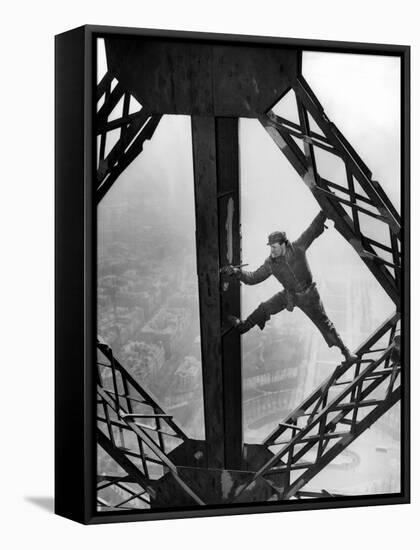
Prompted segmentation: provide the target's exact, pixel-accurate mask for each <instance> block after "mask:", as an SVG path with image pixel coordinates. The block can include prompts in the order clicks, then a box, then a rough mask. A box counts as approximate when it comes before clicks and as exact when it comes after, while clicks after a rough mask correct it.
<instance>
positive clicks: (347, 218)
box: [259, 75, 401, 309]
mask: <svg viewBox="0 0 420 550" xmlns="http://www.w3.org/2000/svg"><path fill="white" fill-rule="evenodd" d="M292 90H293V91H292V92H290V93H294V94H295V98H296V104H297V108H298V114H299V124H297V123H295V122H291V121H288V120H287V119H285V118H283V117H279V116H277V115H276V114H275V113H273V112H272V111H268V112H267V113H266V114H265V115H263V116H261V117H260V118H259V120H260V122H261V124H262V125H263V126H264V128H265V129H266V131H267V132H268V134H269V135H270V136H271V138H272V139H273V140H274V142H275V143H276V145H277V146H278V147H279V149H280V150H281V151H282V153H283V154H284V155H285V157H286V158H287V159H288V161H289V162H290V163H291V165H292V166H293V168H294V169H295V170H296V172H297V173H298V174H299V175H300V176H301V178H302V179H303V181H304V182H305V184H306V185H307V186H308V187H309V189H310V190H311V192H312V194H313V195H314V197H315V199H316V200H317V202H318V203H319V205H320V206H321V208H322V209H323V210H324V211H325V213H326V214H327V216H328V217H329V218H330V219H332V220H333V221H334V224H335V227H336V229H337V230H338V231H339V233H340V234H341V235H342V236H343V237H344V238H345V239H346V240H347V241H348V242H349V243H350V244H351V245H352V246H353V248H354V249H355V250H356V252H357V253H358V254H359V256H360V258H361V259H362V260H363V262H364V263H365V264H366V265H367V267H368V268H369V270H370V271H371V272H372V273H373V275H374V276H375V277H376V279H377V280H378V281H379V283H380V284H381V286H382V287H383V288H384V290H385V291H386V292H387V294H388V295H389V296H390V298H391V299H392V300H393V301H394V303H395V304H396V306H397V309H399V306H400V298H401V253H400V238H401V219H400V216H399V214H398V212H397V211H396V209H395V207H394V206H393V204H392V203H391V201H390V200H389V198H388V197H387V195H386V193H385V192H384V191H383V189H382V188H381V186H380V185H379V183H378V182H377V181H374V180H373V179H372V173H371V171H370V170H369V168H368V167H367V166H366V164H365V163H364V162H363V161H362V159H361V158H360V157H359V155H358V154H357V153H356V151H355V150H354V149H353V147H352V146H351V145H350V143H349V142H348V141H347V140H346V139H345V137H344V136H343V134H342V133H341V132H340V131H339V130H338V128H337V127H336V126H335V125H334V124H333V123H332V122H331V121H330V120H329V119H328V117H327V115H326V114H325V111H324V109H323V107H322V105H321V104H320V102H319V101H318V99H317V98H316V96H315V94H314V93H313V91H312V90H311V88H310V86H309V84H308V83H307V82H306V80H305V79H304V77H303V76H302V75H300V76H299V77H298V78H297V79H296V81H295V83H294V84H293V87H292ZM309 115H310V116H311V117H312V118H313V120H314V121H315V122H316V123H317V125H318V127H319V128H320V130H321V131H322V132H323V133H324V135H323V136H322V135H320V134H319V133H318V132H314V131H312V129H311V128H310V120H309ZM295 139H296V140H301V141H302V143H303V152H302V150H301V149H300V148H299V146H298V145H297V142H296V141H295ZM317 149H322V150H324V151H327V152H328V153H330V154H332V155H335V156H338V157H339V158H340V159H341V160H342V161H343V163H344V169H345V174H346V184H347V185H346V186H344V185H338V184H337V183H336V182H334V181H329V180H328V179H326V178H325V177H322V176H321V175H320V173H319V170H318V167H317V163H316V150H317ZM355 182H357V183H358V184H359V185H360V187H361V189H362V190H363V192H364V193H365V196H363V195H362V194H361V193H358V192H356V190H355ZM338 193H339V194H338ZM343 195H345V196H344V197H343ZM346 207H347V208H348V209H347V210H346ZM361 214H362V215H363V216H366V217H367V218H368V219H370V220H376V222H378V223H379V224H383V227H385V228H386V235H387V237H386V238H385V239H384V240H383V242H379V241H376V240H374V239H372V238H370V237H369V236H368V235H367V234H366V227H364V223H363V220H361V219H360V215H361ZM377 249H379V250H380V251H383V252H386V253H387V254H388V257H383V256H382V255H381V254H380V253H379V252H378V250H377Z"/></svg>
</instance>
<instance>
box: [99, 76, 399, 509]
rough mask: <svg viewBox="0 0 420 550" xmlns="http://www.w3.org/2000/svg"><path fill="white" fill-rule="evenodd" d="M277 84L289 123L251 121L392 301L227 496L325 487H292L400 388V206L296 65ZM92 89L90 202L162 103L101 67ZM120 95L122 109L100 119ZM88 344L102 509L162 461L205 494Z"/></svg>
mask: <svg viewBox="0 0 420 550" xmlns="http://www.w3.org/2000/svg"><path fill="white" fill-rule="evenodd" d="M114 84H115V85H114ZM287 93H293V94H294V97H295V99H296V105H297V111H298V118H299V123H296V122H293V121H291V120H288V119H286V118H284V117H281V116H278V115H277V114H275V112H274V109H275V108H274V107H273V108H271V109H269V110H268V111H267V112H266V113H265V114H263V115H261V116H259V120H260V122H261V124H262V125H263V127H264V128H265V129H266V131H267V132H268V134H269V135H270V136H271V138H272V139H273V140H274V142H275V143H276V144H277V146H278V147H279V148H280V150H281V151H282V153H283V154H284V155H285V157H286V158H287V160H288V161H289V162H290V163H291V165H292V166H293V168H294V169H295V170H296V171H297V173H298V174H299V175H300V176H301V177H302V179H303V181H304V182H305V184H306V185H307V186H308V187H309V189H310V190H311V192H312V194H313V195H314V197H315V199H316V200H317V202H318V203H319V205H320V207H321V208H322V209H323V210H324V212H325V213H326V214H327V216H328V217H329V218H330V219H332V220H333V221H334V224H335V227H336V229H337V230H338V231H339V233H340V234H341V235H342V236H343V237H344V239H345V240H346V241H347V242H349V243H350V244H351V245H352V247H353V248H354V249H355V250H356V252H357V253H358V255H359V256H360V258H361V260H362V261H363V262H364V263H365V264H366V266H367V267H368V269H369V270H370V271H371V272H372V274H373V275H374V276H375V278H376V279H377V280H378V282H379V283H380V285H381V286H382V287H383V289H384V290H385V291H386V293H387V294H388V296H389V297H390V298H391V299H392V301H393V302H394V304H395V306H396V310H397V312H396V314H395V315H393V316H392V317H391V318H390V319H388V320H387V321H385V322H384V324H383V325H381V326H380V327H379V328H378V329H377V330H376V331H374V333H373V334H372V335H371V336H370V337H369V338H368V339H367V341H366V342H365V343H363V344H362V345H361V346H360V347H359V348H358V349H357V351H356V355H357V361H356V362H355V363H353V364H350V363H343V364H341V365H338V366H337V368H336V370H335V372H334V373H333V375H332V376H331V377H329V378H328V379H327V380H325V381H324V383H323V384H321V385H320V386H319V387H318V388H317V389H316V390H315V391H314V392H313V393H312V394H311V395H310V396H309V397H308V398H307V399H305V400H304V401H303V403H301V404H300V405H299V406H298V407H297V408H296V409H295V411H293V412H292V413H291V414H290V415H289V416H288V417H287V418H286V419H285V420H284V421H283V422H280V423H279V425H278V428H277V429H276V430H274V431H273V432H272V433H271V434H269V435H268V436H267V437H266V439H265V440H264V442H263V445H264V446H265V447H266V449H268V450H270V451H271V452H272V456H271V458H270V459H269V460H267V461H266V462H265V463H264V464H263V465H262V466H261V467H260V468H259V469H258V471H256V472H255V473H254V475H253V476H252V478H251V479H249V480H248V481H247V483H246V484H245V485H242V486H241V487H240V488H238V489H237V490H236V492H235V494H234V496H233V498H231V500H230V502H237V501H238V499H240V497H241V495H242V494H243V493H244V491H246V490H247V489H249V488H250V487H251V486H252V484H255V483H256V482H257V481H258V480H264V482H265V483H268V484H269V485H270V486H271V487H273V494H274V495H275V498H276V499H277V500H288V499H291V498H298V499H302V498H323V497H326V496H331V495H332V493H331V492H329V491H326V490H323V491H322V492H320V493H319V492H314V491H305V490H302V489H303V487H304V486H305V485H306V484H307V483H308V482H309V481H310V480H311V479H313V478H314V477H315V476H316V475H317V474H318V473H319V472H320V471H321V470H322V469H323V468H325V466H326V465H328V464H329V463H330V462H331V461H332V460H333V459H334V458H335V457H336V456H337V455H338V454H339V453H341V452H342V451H343V450H344V449H345V448H346V447H347V446H348V445H350V444H351V443H352V442H353V441H354V440H355V439H356V438H357V437H358V436H360V435H361V434H362V433H363V432H364V431H365V430H366V429H367V428H369V427H370V426H371V425H372V424H373V423H374V422H375V421H376V420H377V419H378V418H380V417H381V416H382V415H383V414H385V413H386V411H388V410H389V409H390V408H391V407H392V406H393V405H394V404H395V403H397V401H399V400H400V398H401V375H402V373H401V364H400V359H399V354H398V353H397V351H396V350H397V343H396V342H397V339H396V334H397V333H398V330H399V320H400V315H399V311H400V297H401V243H400V238H401V220H400V216H399V214H398V212H397V210H396V209H395V207H394V206H393V205H392V203H391V201H390V200H389V198H388V197H387V195H386V193H385V192H384V190H383V189H382V187H381V186H380V184H379V183H378V182H377V181H375V180H373V179H372V173H371V172H370V170H369V168H368V167H367V166H366V164H365V163H364V162H363V161H362V159H361V158H360V157H359V155H358V154H357V153H356V151H355V150H354V149H353V147H352V146H351V145H350V143H349V142H348V141H347V140H346V139H345V137H344V136H343V135H342V134H341V132H340V131H339V130H338V128H337V127H336V126H335V125H334V124H333V123H332V122H331V121H330V120H329V118H328V117H327V115H326V114H325V112H324V109H323V107H322V105H321V104H320V102H319V101H318V99H317V98H316V96H315V94H314V93H313V91H312V90H311V88H310V87H309V85H308V83H307V82H306V81H305V79H304V77H303V75H302V74H301V73H300V72H299V74H298V75H297V77H296V78H293V80H292V81H291V87H290V88H289V90H288V91H287ZM283 97H284V96H283ZM97 100H98V102H99V101H100V102H102V105H101V107H100V108H99V109H98V111H97V121H96V133H97V135H98V138H99V139H98V144H99V145H98V170H97V202H98V203H99V202H100V201H101V200H102V198H103V197H104V196H105V194H106V193H107V192H108V191H109V189H110V188H111V186H112V185H113V183H114V182H115V181H116V179H117V178H118V176H119V175H120V174H121V173H122V172H123V170H124V169H125V168H126V167H127V166H128V165H129V164H130V163H131V162H132V161H133V160H134V159H135V158H136V157H137V156H138V155H139V154H140V153H141V151H142V149H143V144H144V142H145V140H146V139H151V137H152V136H153V133H154V131H155V129H156V127H157V125H158V123H159V120H160V118H161V116H162V115H160V114H150V113H148V112H147V110H146V109H143V108H140V110H138V111H136V112H134V113H131V112H130V101H131V94H130V93H129V92H128V91H126V90H124V88H123V86H122V85H121V84H120V83H119V82H118V81H117V80H116V79H115V75H113V74H112V73H110V72H107V74H106V75H105V76H104V78H103V79H102V80H101V82H100V83H99V85H98V90H97ZM120 101H122V102H123V111H122V116H120V117H118V118H117V119H115V120H110V114H111V113H112V111H113V110H114V108H115V107H116V105H117V104H118V102H120ZM281 101H282V100H281V99H280V101H279V102H278V103H277V104H276V105H280V104H281ZM118 129H119V130H120V134H119V138H118V140H117V141H116V143H115V144H114V146H113V147H112V148H111V149H110V151H109V152H108V154H105V150H106V143H107V135H108V134H109V132H111V131H114V130H118ZM319 150H322V151H324V152H326V153H327V154H329V155H334V156H335V157H337V158H338V159H340V160H341V161H342V162H343V166H344V170H345V175H346V183H345V184H344V185H343V183H342V182H340V183H338V182H335V181H330V180H329V179H326V178H325V177H323V176H322V175H321V174H320V173H319V170H318V166H317V155H318V151H319ZM372 220H374V223H377V224H380V227H381V228H382V230H383V229H385V232H384V233H383V234H384V238H383V239H382V240H378V238H375V239H374V238H372V237H371V236H369V227H370V226H369V224H370V223H371V222H372ZM97 348H98V363H97V367H98V371H97V372H98V387H97V390H98V401H97V411H98V416H97V438H98V444H99V446H100V447H101V448H102V449H103V451H104V452H105V453H106V454H107V455H108V456H109V457H110V459H111V460H112V461H113V463H114V464H115V465H116V470H117V473H116V474H115V475H108V474H99V475H98V505H99V506H100V507H101V508H102V509H137V508H148V507H153V506H159V502H156V483H157V480H159V479H162V477H163V476H165V475H166V474H168V473H169V475H170V476H171V477H172V480H173V481H174V482H175V484H176V486H177V488H178V490H179V492H180V493H182V494H183V496H184V497H185V496H186V497H187V499H189V500H190V502H191V503H192V504H195V505H203V504H205V502H204V501H203V499H202V498H200V497H199V496H198V495H197V494H196V492H195V491H194V490H193V489H192V488H191V487H190V486H189V485H188V484H187V483H186V482H185V481H184V480H183V479H181V477H180V475H179V472H178V466H177V465H176V464H174V462H173V461H172V460H171V459H170V458H169V457H168V454H169V453H170V452H171V451H172V450H174V449H175V448H176V447H177V446H178V445H180V444H182V442H185V441H188V436H187V435H186V434H185V433H184V432H183V431H182V430H181V429H180V428H179V427H178V426H177V425H176V423H175V422H174V421H173V418H172V417H171V416H170V415H167V414H165V412H164V410H163V409H162V408H161V407H160V406H159V404H158V403H157V402H156V400H155V399H154V398H153V397H152V396H151V395H150V394H149V393H148V392H146V391H145V390H144V389H143V388H142V387H141V386H140V384H139V383H138V382H137V381H136V380H134V379H133V378H132V377H131V375H130V374H129V373H128V372H127V371H126V369H125V368H124V367H123V366H122V365H121V364H120V363H119V362H118V361H117V359H116V358H115V357H114V356H113V353H112V350H111V349H110V348H109V347H108V346H107V344H106V343H104V342H101V341H98V344H97ZM279 473H281V474H287V479H288V480H289V482H288V483H287V484H286V485H285V487H284V488H282V489H279V488H276V487H275V485H273V484H272V483H271V482H270V479H271V478H272V477H273V476H276V475H278V474H279ZM107 490H108V491H109V490H112V491H113V495H114V497H113V498H112V499H111V500H110V499H109V498H106V496H104V495H106V491H107ZM115 495H117V496H118V497H119V498H117V497H116V496H115ZM111 501H112V502H111Z"/></svg>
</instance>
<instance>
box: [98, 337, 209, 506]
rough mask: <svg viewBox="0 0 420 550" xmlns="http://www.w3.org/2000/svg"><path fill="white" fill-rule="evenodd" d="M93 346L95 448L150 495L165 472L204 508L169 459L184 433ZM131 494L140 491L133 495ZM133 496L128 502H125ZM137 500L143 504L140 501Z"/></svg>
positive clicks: (105, 350)
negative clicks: (94, 356)
mask: <svg viewBox="0 0 420 550" xmlns="http://www.w3.org/2000/svg"><path fill="white" fill-rule="evenodd" d="M97 348H98V356H99V357H98V361H97V368H98V371H97V373H98V385H97V394H98V401H97V405H98V407H97V411H98V413H97V439H98V443H99V445H100V446H101V447H102V448H103V449H104V451H105V452H106V453H107V454H108V455H109V456H110V457H111V458H112V459H113V460H114V461H115V462H116V463H117V464H118V465H119V466H120V467H121V468H122V469H123V470H124V471H125V472H126V473H127V475H128V476H130V478H131V479H133V480H134V482H135V483H137V484H138V485H139V486H140V487H141V488H142V489H143V491H146V492H147V493H148V495H149V497H150V496H152V497H153V496H154V488H153V487H154V480H155V479H157V476H158V477H160V476H162V475H164V474H165V473H166V472H169V473H170V474H171V476H172V477H173V479H174V480H175V481H176V483H177V485H178V487H179V488H180V490H181V491H182V492H183V493H185V494H186V495H188V497H189V498H190V499H191V501H192V502H194V503H196V504H198V505H203V504H204V503H203V501H202V500H201V499H200V498H199V497H198V496H197V495H196V494H195V493H194V491H192V490H191V488H190V487H189V486H188V485H187V484H186V483H185V482H184V481H183V480H182V479H181V478H180V477H179V475H178V470H177V467H176V466H175V464H174V463H173V462H172V461H171V460H170V459H169V458H168V456H167V455H168V453H169V452H170V451H171V450H173V449H174V448H175V447H177V446H178V445H179V444H181V443H182V442H183V441H185V440H186V439H187V436H186V435H185V433H184V432H183V431H182V430H181V429H180V428H179V427H178V426H177V424H176V423H175V422H174V421H173V419H172V416H171V415H168V414H165V412H164V411H163V409H162V408H161V407H160V406H159V405H158V403H157V401H156V400H155V399H154V398H153V397H152V396H151V395H150V394H149V393H148V392H146V391H145V390H144V389H143V388H142V387H141V386H140V385H139V384H138V383H137V382H136V381H135V380H134V378H133V377H132V376H130V374H129V373H128V372H127V371H126V370H125V369H124V367H123V366H122V365H121V364H120V363H119V362H118V361H117V359H116V358H115V357H114V355H113V353H112V349H111V348H110V347H109V346H107V345H106V344H104V343H101V342H98V343H97ZM138 419H141V420H143V422H139V421H138ZM145 422H149V423H148V424H146V423H145ZM133 459H134V460H133ZM101 489H103V487H102V486H101V485H99V486H98V491H99V490H101ZM133 494H135V495H140V494H143V493H142V492H141V491H137V492H136V491H135V492H134V493H133ZM136 498H138V497H137V496H133V498H132V499H131V498H128V500H126V501H124V504H125V505H126V504H127V503H128V502H129V501H131V500H135V499H136ZM140 500H142V502H143V503H144V498H143V499H140ZM143 505H144V504H143ZM102 506H105V504H102Z"/></svg>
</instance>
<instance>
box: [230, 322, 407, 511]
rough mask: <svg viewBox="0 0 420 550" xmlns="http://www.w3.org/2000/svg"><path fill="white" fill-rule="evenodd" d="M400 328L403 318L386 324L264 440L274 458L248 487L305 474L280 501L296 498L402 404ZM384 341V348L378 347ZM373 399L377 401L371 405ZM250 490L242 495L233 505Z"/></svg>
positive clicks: (289, 488)
mask: <svg viewBox="0 0 420 550" xmlns="http://www.w3.org/2000/svg"><path fill="white" fill-rule="evenodd" d="M398 323H399V314H395V315H393V316H392V317H391V318H390V319H388V320H387V321H386V322H385V323H384V324H383V325H382V326H381V327H379V328H378V329H377V330H376V331H375V332H374V334H373V335H372V336H371V337H370V338H369V339H368V340H367V341H366V342H365V343H364V344H362V345H361V346H360V347H359V348H358V349H357V351H356V355H357V357H358V359H357V361H356V362H355V363H353V364H351V363H348V362H345V363H342V364H341V365H339V366H338V367H337V369H336V370H335V372H334V373H333V375H332V376H331V377H329V378H327V379H326V380H325V381H324V382H323V383H322V384H321V385H320V386H319V387H318V388H317V389H316V390H315V391H314V392H313V394H312V395H311V396H309V398H307V399H306V400H305V401H304V402H303V403H302V404H301V405H299V407H298V408H296V409H295V410H294V411H293V412H292V413H291V414H290V416H289V417H288V418H286V419H285V420H284V421H283V422H281V423H280V424H279V426H278V428H276V429H275V430H274V431H273V432H272V433H271V434H270V435H269V436H268V437H267V438H266V439H265V441H264V445H265V446H266V447H267V448H269V449H270V450H272V451H273V452H275V454H274V456H273V457H272V458H271V459H270V460H269V461H268V462H267V463H266V464H264V465H263V466H262V467H261V468H260V470H259V471H258V472H256V474H255V475H254V477H253V479H252V481H250V483H249V484H248V485H250V484H251V483H252V482H254V481H255V480H256V479H257V478H259V477H270V476H272V475H275V474H278V473H284V472H291V471H293V470H302V473H301V474H300V475H299V476H298V478H297V479H296V480H295V481H294V482H293V483H292V484H291V485H290V486H289V487H288V488H287V489H286V490H285V492H284V494H283V496H282V499H283V500H284V499H289V498H292V497H294V496H295V495H296V494H297V493H298V492H299V491H300V489H301V488H302V487H303V486H304V485H305V484H306V483H308V481H310V480H311V479H312V478H313V477H314V476H316V475H317V474H318V473H319V472H320V471H321V469H322V468H324V467H325V466H326V465H327V464H329V463H330V462H331V460H333V459H334V458H335V457H336V456H337V455H338V454H339V453H341V452H342V451H343V450H344V449H345V448H346V447H347V446H348V445H350V443H352V442H353V441H354V440H355V439H356V438H357V437H358V436H359V435H361V434H362V433H363V432H364V431H365V430H366V429H367V428H369V427H370V426H371V425H372V424H373V423H374V422H375V421H376V420H377V419H378V418H379V417H380V416H382V415H383V414H384V413H385V412H386V411H387V410H389V409H390V408H391V407H392V406H393V405H394V404H395V403H396V402H397V401H398V400H399V399H400V397H401V376H400V370H401V366H400V364H399V362H398V359H397V358H395V357H394V353H393V352H394V348H395V334H396V330H397V327H398ZM383 340H386V342H385V347H384V348H383V347H382V346H381V345H379V344H380V343H382V344H383ZM372 394H373V395H374V399H372V398H370V399H368V397H369V396H371V395H372ZM368 409H370V410H368ZM364 411H367V412H366V413H365V412H364ZM339 427H340V431H338V428H339ZM341 428H342V429H341ZM279 447H280V450H279ZM248 485H247V486H248ZM247 486H245V487H242V488H241V490H240V491H238V493H237V494H236V495H235V498H234V501H235V500H236V498H238V497H239V496H240V494H241V493H242V492H243V491H244V490H245V489H246V488H247Z"/></svg>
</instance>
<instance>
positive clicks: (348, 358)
mask: <svg viewBox="0 0 420 550" xmlns="http://www.w3.org/2000/svg"><path fill="white" fill-rule="evenodd" d="M340 349H341V353H342V354H343V355H344V360H345V362H346V363H355V362H356V361H357V355H355V354H354V353H352V352H351V351H350V350H349V348H348V347H347V346H345V345H344V344H343V347H340Z"/></svg>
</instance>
